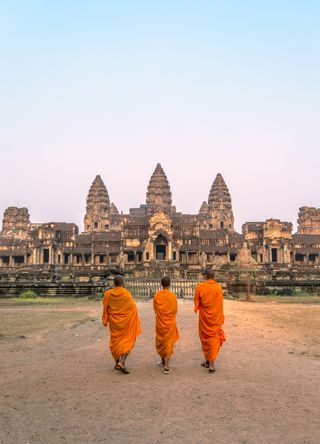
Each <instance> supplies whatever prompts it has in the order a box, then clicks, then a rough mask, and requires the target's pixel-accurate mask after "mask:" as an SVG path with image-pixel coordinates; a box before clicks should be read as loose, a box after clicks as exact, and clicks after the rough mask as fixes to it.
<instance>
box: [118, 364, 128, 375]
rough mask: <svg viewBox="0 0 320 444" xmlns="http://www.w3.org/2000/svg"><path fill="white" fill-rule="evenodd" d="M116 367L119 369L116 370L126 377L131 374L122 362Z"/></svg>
mask: <svg viewBox="0 0 320 444" xmlns="http://www.w3.org/2000/svg"><path fill="white" fill-rule="evenodd" d="M116 367H117V369H116V370H119V371H120V372H121V373H124V374H125V375H128V374H129V373H130V372H129V370H127V369H126V367H125V366H124V364H122V363H121V362H119V363H118V365H117V366H116Z"/></svg>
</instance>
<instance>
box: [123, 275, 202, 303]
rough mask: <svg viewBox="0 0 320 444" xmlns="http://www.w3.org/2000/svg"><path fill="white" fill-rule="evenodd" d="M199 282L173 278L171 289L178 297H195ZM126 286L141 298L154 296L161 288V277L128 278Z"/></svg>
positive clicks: (135, 295)
mask: <svg viewBox="0 0 320 444" xmlns="http://www.w3.org/2000/svg"><path fill="white" fill-rule="evenodd" d="M198 282H199V281H197V280H191V279H171V286H170V290H171V291H172V292H173V293H175V294H176V295H177V297H178V298H181V299H182V298H184V299H193V297H194V293H195V290H196V286H197V284H198ZM125 286H126V288H127V289H128V290H129V291H130V292H131V293H132V294H133V296H134V297H136V298H139V299H140V298H141V299H150V298H153V296H154V295H155V293H156V292H157V291H160V290H161V282H160V279H152V278H143V279H138V278H136V279H135V278H126V279H125Z"/></svg>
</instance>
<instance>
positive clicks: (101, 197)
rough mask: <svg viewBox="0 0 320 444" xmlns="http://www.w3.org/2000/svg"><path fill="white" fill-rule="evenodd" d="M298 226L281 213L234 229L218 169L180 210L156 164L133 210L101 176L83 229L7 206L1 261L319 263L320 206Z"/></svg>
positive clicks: (151, 266)
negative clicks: (204, 193) (193, 210)
mask: <svg viewBox="0 0 320 444" xmlns="http://www.w3.org/2000/svg"><path fill="white" fill-rule="evenodd" d="M298 224H299V226H298V232H297V233H296V234H293V233H292V229H293V228H292V224H291V223H289V222H281V221H280V220H277V219H268V220H266V221H265V222H247V223H245V224H244V225H243V232H242V234H240V233H237V232H236V231H235V230H234V216H233V211H232V202H231V196H230V193H229V190H228V187H227V185H226V183H225V181H224V179H223V177H222V176H221V174H220V173H219V174H218V175H217V176H216V178H215V180H214V182H213V185H212V187H211V190H210V193H209V198H208V200H207V201H204V202H203V203H202V205H201V208H200V210H199V213H198V214H195V215H190V214H183V213H180V212H177V210H176V208H175V206H173V204H172V193H171V189H170V184H169V181H168V179H167V177H166V174H165V172H164V170H163V168H162V167H161V165H160V164H158V165H157V166H156V168H155V171H154V172H153V174H152V176H151V179H150V181H149V185H148V187H147V194H146V202H145V203H144V204H142V205H140V207H139V208H132V209H130V211H129V213H128V214H123V213H119V211H118V209H117V207H116V205H115V204H114V203H110V199H109V194H108V191H107V188H106V186H105V184H104V182H103V180H102V178H101V177H100V176H97V177H96V178H95V179H94V181H93V183H92V185H91V187H90V190H89V193H88V196H87V201H86V214H85V217H84V230H83V232H82V233H81V234H79V232H78V227H77V226H76V225H75V224H70V223H56V222H52V223H46V224H34V223H31V222H30V217H29V213H28V210H27V209H26V208H20V209H19V208H16V207H10V208H8V209H7V210H6V211H5V213H4V217H3V226H2V232H1V234H0V268H1V269H2V270H4V269H15V268H17V269H19V268H20V269H21V268H23V267H26V268H32V267H40V268H43V269H45V268H46V267H51V268H52V267H53V268H54V269H70V268H72V269H73V270H76V269H82V270H88V271H89V270H93V269H98V270H103V269H107V268H114V269H119V270H125V271H126V272H132V273H135V274H136V275H145V274H148V275H152V273H153V272H154V271H155V270H156V269H157V268H158V269H159V267H160V269H161V270H164V271H165V272H167V273H171V274H173V275H175V276H186V275H187V274H188V273H194V274H196V273H200V271H201V270H203V268H204V267H205V266H213V267H214V268H216V269H223V268H224V267H228V266H231V264H242V265H243V264H247V265H248V266H249V265H250V264H251V265H252V266H253V265H255V264H257V265H258V266H264V265H268V264H269V265H270V264H282V266H290V264H295V265H297V266H299V265H301V266H302V265H308V266H314V267H317V266H318V265H320V259H319V257H320V209H315V208H308V207H303V208H301V209H300V212H299V220H298Z"/></svg>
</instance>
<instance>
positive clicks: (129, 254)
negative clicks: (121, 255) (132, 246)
mask: <svg viewBox="0 0 320 444" xmlns="http://www.w3.org/2000/svg"><path fill="white" fill-rule="evenodd" d="M128 262H134V252H133V251H129V253H128Z"/></svg>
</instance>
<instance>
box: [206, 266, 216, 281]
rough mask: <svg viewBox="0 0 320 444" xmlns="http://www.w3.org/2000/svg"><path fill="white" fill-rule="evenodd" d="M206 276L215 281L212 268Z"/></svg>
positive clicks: (207, 271)
mask: <svg viewBox="0 0 320 444" xmlns="http://www.w3.org/2000/svg"><path fill="white" fill-rule="evenodd" d="M204 274H205V277H206V278H207V279H214V271H213V270H212V268H208V269H207V270H206V271H205V273H204Z"/></svg>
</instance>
